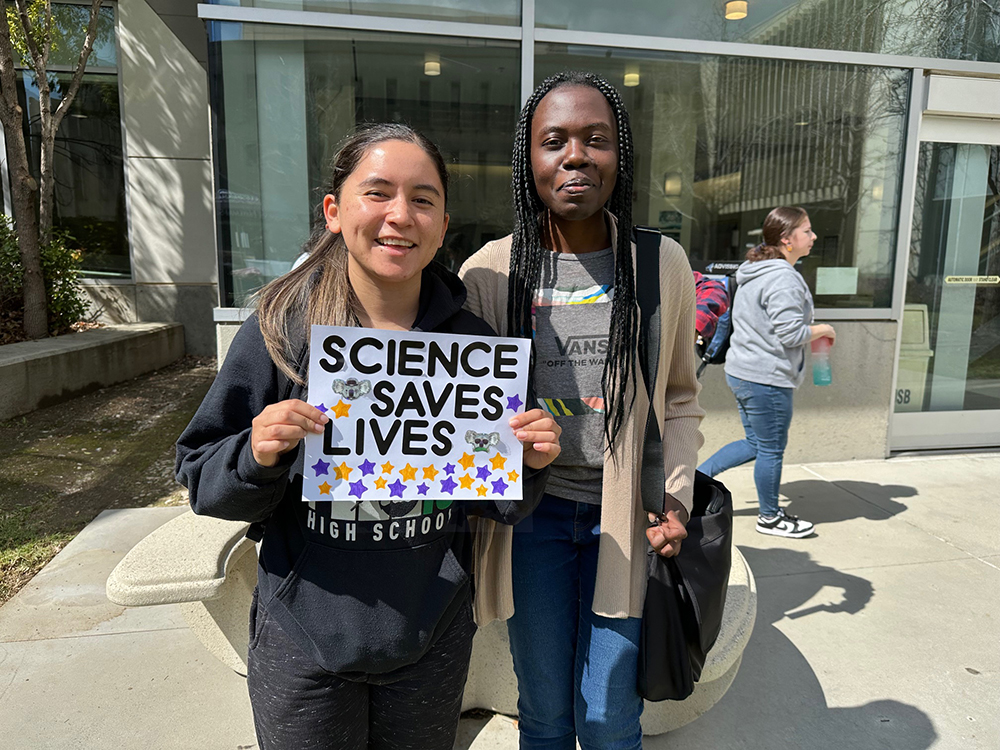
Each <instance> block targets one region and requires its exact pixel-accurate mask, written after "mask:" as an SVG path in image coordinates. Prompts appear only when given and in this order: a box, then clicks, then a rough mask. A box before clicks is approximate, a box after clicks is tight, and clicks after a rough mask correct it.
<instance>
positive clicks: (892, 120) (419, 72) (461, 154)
mask: <svg viewBox="0 0 1000 750" xmlns="http://www.w3.org/2000/svg"><path fill="white" fill-rule="evenodd" d="M200 7H201V9H200V11H199V14H200V16H201V17H202V18H203V19H205V20H206V21H207V23H208V29H209V53H210V65H209V75H210V86H211V99H212V113H213V146H214V157H215V158H214V165H215V210H216V220H217V233H218V234H217V238H218V243H217V244H218V252H219V269H220V287H221V289H220V292H221V299H222V304H223V306H224V307H241V306H243V305H244V304H245V302H246V300H247V299H248V296H249V295H250V294H251V293H252V292H253V291H254V290H255V289H258V288H259V287H260V286H261V285H263V284H264V283H266V282H267V281H269V280H271V279H273V278H275V277H277V276H278V275H280V274H282V273H284V272H286V271H287V270H288V269H289V268H290V267H291V265H292V263H293V262H294V261H295V259H296V257H297V256H298V255H299V254H300V251H301V246H302V243H303V241H304V240H305V239H306V237H307V236H308V234H309V231H310V227H311V225H312V223H313V222H315V221H317V217H318V213H317V207H318V206H319V204H320V202H321V200H322V197H323V194H324V182H325V180H326V178H327V175H326V169H327V168H328V165H329V163H330V160H331V157H332V155H333V154H334V152H335V151H336V147H337V144H338V142H339V141H340V140H341V139H342V138H343V137H344V136H345V135H346V134H347V133H348V132H350V131H351V129H352V128H354V127H355V126H356V125H358V124H360V123H364V122H372V121H384V120H392V121H402V122H406V123H408V124H410V125H413V126H414V127H416V128H418V129H419V130H421V131H423V132H424V133H425V134H427V135H428V136H429V137H430V138H431V139H432V140H434V141H435V142H436V143H437V144H438V145H439V146H440V147H441V150H442V152H443V154H444V155H445V158H446V160H447V162H448V164H449V169H450V170H451V174H452V177H453V180H454V182H453V185H454V188H453V190H452V191H451V195H450V205H449V207H448V208H449V212H450V213H451V224H450V227H449V231H448V235H447V237H446V239H445V243H444V247H443V248H442V251H441V253H440V254H439V259H440V260H441V261H442V262H444V263H445V264H446V265H448V266H450V267H452V268H457V267H458V265H459V264H460V263H461V262H462V261H463V260H464V259H465V258H466V257H468V256H469V255H470V254H471V253H473V252H475V251H476V250H477V249H478V248H479V247H481V246H482V245H483V244H484V243H485V242H487V241H489V240H491V239H494V238H496V237H500V236H503V235H504V234H507V233H508V232H509V231H510V227H511V221H512V216H511V208H510V196H509V192H510V186H509V178H510V158H511V147H512V143H513V130H514V124H515V121H516V118H517V114H518V111H519V109H520V106H521V103H522V102H523V101H524V100H525V99H526V98H527V96H528V95H529V93H530V92H531V90H532V89H533V88H534V86H535V85H537V84H538V83H539V82H540V81H541V80H543V79H544V78H545V77H546V76H548V75H550V74H552V73H555V72H558V71H561V70H567V69H576V70H588V71H594V72H597V73H600V74H601V75H603V76H604V77H606V78H607V79H608V80H610V81H611V82H612V83H614V84H615V85H617V86H618V88H619V90H620V91H621V92H622V94H623V97H624V99H625V102H626V105H627V106H628V108H629V112H630V114H631V120H632V125H633V131H634V136H635V154H636V158H635V169H636V174H635V193H634V197H633V199H634V206H633V217H634V220H635V221H636V223H642V224H646V225H651V226H655V227H658V228H659V229H660V231H661V232H663V233H664V234H667V235H670V236H672V237H675V238H676V239H677V240H678V241H679V242H680V243H681V245H682V246H683V247H684V248H685V250H686V251H687V252H688V255H689V257H690V259H691V263H692V266H693V267H695V268H696V269H697V268H699V267H704V268H711V267H712V264H713V263H714V262H718V261H729V262H732V261H739V260H742V259H743V257H744V256H745V253H746V250H747V248H748V247H752V246H753V245H755V244H757V242H758V241H759V237H760V226H761V224H762V221H763V218H764V217H765V216H766V214H767V212H768V211H769V210H770V209H771V208H773V207H774V206H777V205H801V206H803V207H805V208H806V209H807V210H808V211H809V214H810V218H811V219H812V225H813V228H814V230H815V231H816V234H817V235H818V239H817V242H816V245H815V246H814V248H813V252H812V254H811V255H810V256H809V257H808V258H807V259H806V260H805V261H804V262H803V264H802V266H801V271H802V274H803V276H804V278H805V279H806V281H807V283H808V284H809V287H810V289H811V290H812V293H813V296H814V299H815V301H816V306H817V309H818V314H817V317H818V318H819V319H825V320H834V321H836V320H840V321H884V322H886V323H892V322H894V321H895V322H896V323H898V324H899V330H898V336H899V338H900V339H901V341H902V344H901V346H899V347H897V353H896V355H895V359H896V361H895V362H893V363H889V364H885V363H882V364H881V365H880V366H883V367H888V368H890V369H891V370H892V375H891V377H890V380H891V381H892V383H893V390H894V391H895V394H894V399H893V400H894V405H893V406H892V407H890V408H891V409H892V410H893V411H894V412H895V417H896V418H898V419H897V422H898V424H899V425H901V427H900V430H899V434H900V435H902V434H903V433H910V432H914V430H915V431H916V432H919V431H920V429H924V428H920V429H917V428H913V429H911V427H909V426H907V425H909V421H908V420H911V417H912V416H913V414H915V413H920V414H921V415H924V416H926V415H927V414H931V413H935V412H937V413H939V414H941V413H945V412H947V413H949V414H955V415H959V417H961V418H963V419H966V421H968V415H969V414H970V413H973V412H976V413H977V414H978V416H979V418H981V421H983V423H984V424H985V423H986V422H987V421H988V420H989V419H990V418H992V417H991V415H993V416H996V417H997V420H998V421H997V422H996V423H995V424H1000V338H998V337H997V336H995V335H994V334H991V333H990V332H991V331H995V330H997V327H998V326H1000V281H998V284H997V286H995V287H994V286H991V283H992V282H989V281H988V280H989V279H992V278H994V277H996V278H997V279H998V280H1000V266H998V264H1000V254H998V248H1000V245H998V243H997V241H996V227H997V218H996V216H997V214H996V208H997V205H998V203H997V195H998V188H997V184H996V173H997V156H996V154H997V148H998V147H1000V137H997V136H994V135H990V134H989V133H994V132H995V129H993V130H990V127H991V126H989V124H988V123H989V122H997V123H1000V119H998V118H1000V106H996V107H993V108H992V109H991V106H990V105H988V104H983V105H982V106H981V107H979V108H978V109H977V106H978V105H976V104H975V103H974V101H973V102H971V103H961V102H959V103H955V102H952V103H951V104H949V105H948V107H950V108H951V109H950V110H948V107H945V109H946V110H948V111H944V110H942V112H943V113H944V114H946V115H955V114H957V115H959V116H958V117H954V116H950V117H949V118H945V119H946V120H947V121H948V122H951V123H954V122H955V121H957V120H962V119H964V118H967V117H970V116H971V117H976V118H980V119H983V118H985V119H983V122H986V123H987V125H984V126H983V127H985V128H986V130H983V131H982V132H984V133H987V134H986V135H984V136H976V137H975V138H973V139H972V141H973V142H971V143H969V142H966V141H968V140H969V139H967V138H965V137H964V136H962V135H952V134H950V133H951V131H950V130H949V127H951V126H949V125H947V124H946V125H945V126H940V127H939V128H938V130H936V131H934V132H933V133H931V132H930V131H928V130H926V128H927V127H928V123H930V121H932V120H934V119H935V117H937V115H938V114H941V113H940V112H937V111H936V110H934V106H935V105H933V103H932V102H931V99H933V98H934V97H935V96H938V98H940V96H939V94H940V92H941V91H945V92H946V93H947V91H948V90H949V89H952V88H954V86H955V84H953V83H952V82H953V81H959V82H961V81H969V80H972V81H979V82H980V83H982V82H983V81H985V82H986V83H985V84H983V85H987V84H989V83H990V81H995V82H996V83H997V85H1000V81H997V80H996V79H1000V0H922V1H921V2H916V1H915V0H747V1H746V2H744V1H743V0H736V1H732V0H731V1H730V2H724V1H720V2H716V3H691V2H681V0H624V1H623V2H619V3H607V2H603V1H602V2H598V0H579V1H578V2H574V3H567V2H564V0H520V1H518V0H497V1H495V2H490V3H486V2H482V0H446V2H443V3H429V2H426V0H384V1H373V2H358V0H345V1H344V2H340V1H339V0H306V1H303V0H236V1H235V2H225V3H221V4H215V5H208V6H200ZM940 77H944V82H943V83H940V84H933V83H932V81H933V79H935V78H940ZM980 83H976V84H975V85H976V86H978V85H980ZM970 90H971V89H970ZM976 90H977V91H979V90H980V89H976ZM983 90H985V89H983ZM991 90H992V89H991ZM935 91H936V92H938V93H937V94H935ZM990 96H992V95H990ZM945 98H947V97H945ZM970 98H971V99H972V100H974V99H975V98H976V95H972V96H971V97H970ZM986 98H987V99H988V98H989V96H987V97H986ZM952 110H953V111H952ZM994 110H996V111H994ZM939 119H940V118H939ZM931 124H933V123H931ZM939 125H940V124H939ZM942 127H943V128H944V129H943V130H942V129H941V128H942ZM998 127H1000V125H998ZM977 139H978V140H977ZM979 141H982V142H979ZM993 141H995V143H994V142H993ZM970 217H971V218H970ZM949 268H951V269H955V268H961V269H963V270H962V271H961V275H959V273H958V272H954V273H951V274H949V273H948V269H949ZM946 278H950V279H959V278H969V279H986V280H987V281H986V282H982V283H980V284H979V286H976V284H975V283H973V282H971V281H970V282H968V284H967V287H968V288H964V287H963V288H961V289H960V288H959V284H958V282H947V283H946V281H945V279H946ZM893 325H895V323H893ZM984 332H985V333H984ZM914 337H915V338H914ZM914 341H916V342H917V343H914ZM955 342H959V343H957V344H956V343H955ZM935 351H937V352H939V353H940V354H939V355H935V354H934V352H935ZM879 356H883V358H884V355H881V354H880V355H879ZM956 361H959V362H960V364H958V365H956V364H954V362H956ZM949 363H950V364H949ZM863 366H864V363H862V364H861V365H859V367H863ZM897 371H898V372H897ZM897 378H898V381H899V386H900V387H898V388H897V387H896V384H897ZM918 383H919V385H917V384H918ZM911 386H912V387H911ZM887 396H888V394H887ZM886 400H887V401H889V400H890V399H889V398H887V399H886ZM956 418H958V417H956ZM894 424H896V422H894ZM893 429H895V428H893ZM962 429H964V428H962ZM990 430H992V432H991V431H990ZM960 431H961V430H960ZM986 433H989V435H990V437H988V438H986V440H988V441H993V443H1000V432H998V431H997V428H996V427H992V428H985V432H984V434H986ZM994 433H995V434H994ZM914 434H915V432H914ZM917 442H918V443H919V442H920V441H919V440H918V441H917ZM993 443H989V444H993ZM904 444H906V445H909V443H906V441H905V440H903V441H902V442H900V445H904ZM914 445H915V443H914Z"/></svg>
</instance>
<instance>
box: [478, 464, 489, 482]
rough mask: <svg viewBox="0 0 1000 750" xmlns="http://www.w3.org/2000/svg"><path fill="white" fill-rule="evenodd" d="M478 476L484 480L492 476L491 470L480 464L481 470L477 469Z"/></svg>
mask: <svg viewBox="0 0 1000 750" xmlns="http://www.w3.org/2000/svg"><path fill="white" fill-rule="evenodd" d="M476 476H477V477H479V478H480V479H482V480H483V481H484V482H485V481H486V480H487V479H489V478H490V470H489V469H487V468H486V467H485V466H480V467H479V470H478V471H476Z"/></svg>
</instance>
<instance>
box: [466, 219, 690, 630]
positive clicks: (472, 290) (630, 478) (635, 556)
mask: <svg viewBox="0 0 1000 750" xmlns="http://www.w3.org/2000/svg"><path fill="white" fill-rule="evenodd" d="M610 223H611V245H612V247H615V241H616V240H615V228H614V222H613V221H612V222H610ZM510 248H511V237H510V235H508V236H507V237H504V238H503V239H500V240H495V241H494V242H490V243H488V244H486V245H485V246H484V247H483V248H482V249H481V250H479V252H477V253H476V254H475V255H473V256H472V257H471V258H469V259H468V260H467V261H466V262H465V264H464V265H463V266H462V268H461V270H460V271H459V275H460V276H461V277H462V280H463V281H464V282H465V285H466V287H468V290H469V297H468V300H467V301H466V303H465V307H466V309H468V310H469V311H470V312H473V313H475V314H476V315H478V316H480V317H481V318H483V319H484V320H485V321H486V322H487V323H489V324H490V325H491V326H492V327H493V329H494V330H495V331H496V332H497V333H499V334H500V335H501V336H504V335H506V334H507V275H508V270H509V268H510ZM632 252H633V257H634V253H635V245H633V246H632ZM660 304H661V313H660V337H661V338H660V363H659V376H658V377H657V382H656V390H655V391H654V393H653V402H654V404H655V408H656V412H657V414H658V415H660V416H661V422H662V425H663V430H662V435H663V456H664V469H665V473H666V485H665V487H664V491H665V492H667V493H669V494H670V495H672V496H673V497H675V498H676V499H677V500H678V501H680V502H681V503H682V504H683V505H684V506H685V507H686V508H687V509H688V510H689V511H690V509H691V504H692V484H693V482H694V469H695V464H696V462H697V458H698V449H699V448H701V445H702V442H703V438H702V435H701V431H700V430H699V429H698V428H699V425H700V423H701V419H702V417H703V416H704V411H702V409H701V407H700V406H698V391H700V390H701V386H700V384H699V383H698V379H697V377H696V375H695V354H694V336H695V327H694V326H695V294H694V277H693V276H692V274H691V267H690V265H689V264H688V260H687V257H686V256H685V254H684V251H683V249H682V248H681V246H680V245H678V244H677V243H676V242H674V241H673V240H670V239H667V238H664V239H663V240H662V241H661V243H660ZM637 378H638V382H639V383H640V386H639V389H638V393H636V396H635V402H634V405H633V408H632V409H631V411H630V413H629V415H628V418H627V420H626V422H625V423H624V425H623V426H622V432H621V436H622V437H624V438H625V439H620V440H618V441H617V442H618V447H617V448H616V450H615V453H616V455H617V463H616V462H615V461H613V460H612V458H611V456H610V454H606V458H605V461H604V484H603V492H602V499H601V540H600V548H599V552H598V559H597V586H596V590H595V592H594V604H593V609H594V612H596V613H597V614H599V615H603V616H605V617H614V618H625V617H640V616H642V605H643V599H644V597H645V594H646V564H645V557H646V555H645V552H646V549H647V548H648V543H647V541H646V528H647V526H648V523H647V521H646V514H645V512H644V511H643V509H642V498H641V495H640V491H639V475H640V470H641V465H640V464H641V460H642V449H641V442H642V439H643V436H644V428H645V425H646V414H647V413H648V410H649V400H648V398H647V396H646V389H645V386H643V385H641V383H642V371H641V370H638V372H637ZM627 397H628V394H626V398H627ZM473 520H474V522H475V526H474V530H475V532H476V539H475V544H474V559H475V566H476V569H475V576H476V599H475V616H476V622H477V623H478V624H479V625H480V626H483V625H486V624H487V623H489V622H490V621H492V620H496V619H501V620H506V619H507V618H508V617H510V616H511V615H512V614H513V613H514V597H513V594H512V591H511V576H510V557H511V533H512V532H511V527H510V526H505V525H503V524H497V523H494V522H493V521H490V520H486V519H473Z"/></svg>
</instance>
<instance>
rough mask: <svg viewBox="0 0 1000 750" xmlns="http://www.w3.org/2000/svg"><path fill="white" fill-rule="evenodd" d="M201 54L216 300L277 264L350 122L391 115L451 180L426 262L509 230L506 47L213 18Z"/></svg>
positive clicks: (509, 60) (249, 286) (513, 90)
mask: <svg viewBox="0 0 1000 750" xmlns="http://www.w3.org/2000/svg"><path fill="white" fill-rule="evenodd" d="M210 53H211V55H212V56H213V59H212V67H211V69H212V76H213V87H214V92H213V99H214V101H215V103H216V105H215V114H216V131H215V139H216V149H215V159H216V168H217V170H218V174H217V181H216V184H217V186H218V191H217V195H216V201H217V203H216V207H217V216H218V217H219V222H220V232H219V236H220V244H221V247H222V255H223V278H224V289H225V291H226V298H227V300H226V304H227V305H242V304H243V302H244V301H245V299H246V297H247V295H248V294H249V293H250V292H252V291H253V290H255V289H257V288H259V287H260V286H261V285H262V284H264V283H266V282H267V281H269V280H271V279H273V278H275V277H276V276H279V275H280V274H282V273H284V272H286V271H287V270H288V269H289V268H290V267H291V264H292V262H293V261H294V260H295V258H296V256H297V255H298V254H299V252H300V248H301V245H302V243H303V242H304V241H305V239H306V237H307V236H308V234H309V229H310V217H315V216H316V213H315V209H316V207H317V206H318V205H319V204H320V202H321V200H322V197H323V196H322V192H321V186H322V185H323V184H324V182H325V180H326V178H327V175H326V170H327V168H328V166H329V164H330V161H331V160H332V158H333V156H334V154H335V152H336V149H337V144H338V143H339V141H340V140H341V139H342V138H343V137H344V136H345V135H346V134H347V133H348V132H350V131H351V129H353V128H354V127H355V125H356V124H359V123H363V122H379V121H398V122H405V123H407V124H409V125H411V126H413V127H415V128H416V129H418V130H420V131H421V132H423V133H424V134H426V135H427V136H428V137H429V138H430V139H431V140H433V141H434V142H435V143H436V144H437V145H438V147H439V148H440V149H441V152H442V154H443V155H444V157H445V160H446V161H447V163H448V164H449V171H450V174H451V177H452V186H451V190H450V191H449V202H448V212H449V214H450V215H451V222H450V224H449V228H448V234H447V236H446V237H445V242H444V246H443V247H442V249H441V251H440V252H439V253H438V260H440V261H442V262H443V263H445V264H446V265H448V266H449V267H451V268H457V267H458V265H459V264H460V263H461V261H462V260H464V259H465V258H466V257H468V256H469V255H470V254H471V253H472V252H474V251H475V250H477V249H479V247H480V246H482V244H483V243H485V242H487V241H489V240H491V239H495V238H496V237H501V236H503V235H505V234H507V232H508V231H509V228H510V222H511V209H510V199H509V192H510V153H511V147H512V145H513V132H514V124H515V121H516V117H517V112H518V108H519V101H520V98H519V85H520V51H519V45H517V44H515V43H502V42H496V41H491V42H489V43H487V42H483V41H478V40H473V39H457V38H444V37H425V36H414V35H409V34H406V35H404V34H388V33H386V34H383V33H354V32H346V31H338V30H334V29H316V28H305V27H281V26H267V25H259V24H232V23H213V24H212V25H211V37H210ZM427 63H436V65H434V66H430V67H428V66H427ZM425 71H431V72H433V71H438V72H439V74H438V75H433V76H432V75H427V74H426V73H425Z"/></svg>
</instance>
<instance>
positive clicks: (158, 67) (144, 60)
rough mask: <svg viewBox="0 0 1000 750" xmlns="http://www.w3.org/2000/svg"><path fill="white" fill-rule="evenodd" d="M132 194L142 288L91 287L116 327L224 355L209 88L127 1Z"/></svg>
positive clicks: (179, 47)
mask: <svg viewBox="0 0 1000 750" xmlns="http://www.w3.org/2000/svg"><path fill="white" fill-rule="evenodd" d="M118 7H119V29H118V32H119V41H120V47H121V59H120V71H121V90H122V110H123V112H124V117H125V162H126V167H125V170H126V175H125V176H126V190H127V195H128V201H129V231H130V242H131V248H132V276H133V281H134V284H133V285H131V288H129V285H124V286H123V285H119V284H100V283H98V282H92V283H89V284H87V285H85V290H86V291H87V293H88V296H90V297H91V299H93V300H97V301H99V304H104V305H105V308H106V310H107V311H108V319H111V320H114V319H115V317H117V318H119V319H123V320H127V319H128V318H129V316H130V315H131V318H132V319H134V320H138V321H176V322H179V323H182V324H183V325H184V328H185V340H186V345H187V351H188V352H189V353H192V354H201V355H211V354H214V353H215V329H214V326H213V323H212V310H213V308H214V307H216V306H217V305H218V301H219V295H218V276H217V261H216V252H215V223H214V217H213V205H212V159H211V141H210V137H209V105H208V80H207V75H206V73H205V69H204V68H203V67H202V64H201V63H200V62H199V61H198V60H197V59H196V58H195V57H194V55H192V54H191V52H190V51H189V50H188V48H187V47H186V46H185V45H184V44H183V43H182V42H181V41H180V40H179V39H178V38H177V37H176V36H175V35H174V33H173V32H172V31H171V30H170V28H168V27H167V25H166V24H165V23H164V22H163V20H162V19H161V18H160V17H159V16H158V15H157V13H156V12H155V11H154V10H153V9H152V8H151V7H150V6H149V5H148V4H147V3H146V2H145V0H120V2H119V4H118Z"/></svg>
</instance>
